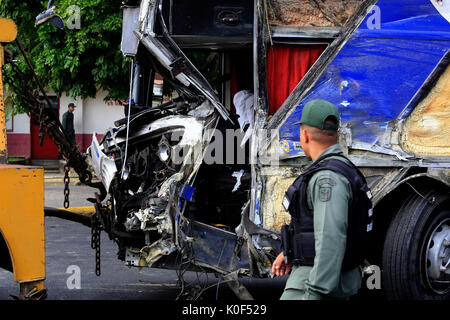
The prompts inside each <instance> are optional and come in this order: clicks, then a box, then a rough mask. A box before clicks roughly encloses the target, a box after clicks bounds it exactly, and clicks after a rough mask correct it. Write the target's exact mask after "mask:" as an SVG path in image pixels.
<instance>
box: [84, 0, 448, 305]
mask: <svg viewBox="0 0 450 320" xmlns="http://www.w3.org/2000/svg"><path fill="white" fill-rule="evenodd" d="M284 2H286V1H283V0H277V1H275V0H273V1H259V0H255V1H209V2H208V3H203V4H202V7H201V8H200V7H199V5H198V4H192V3H188V2H187V1H177V2H173V1H161V0H142V1H124V3H123V13H124V15H123V16H124V23H123V37H122V51H123V53H124V55H125V56H128V57H131V59H132V61H133V62H132V68H131V70H132V72H131V78H130V83H131V88H130V99H129V108H128V109H127V110H126V112H127V113H128V115H129V116H126V117H125V118H123V119H120V120H117V121H116V123H115V127H113V128H111V129H109V130H108V132H107V133H106V134H105V135H104V136H103V138H102V139H101V140H100V141H97V139H96V138H95V134H94V138H93V142H92V145H91V147H90V148H89V149H88V155H89V159H90V162H91V164H92V167H93V168H94V170H95V172H96V175H97V176H98V177H99V179H100V180H101V181H102V182H103V184H104V186H105V188H106V190H107V192H108V195H107V198H106V201H101V200H104V199H101V198H98V199H97V204H96V207H97V213H96V218H97V219H98V221H99V223H100V225H101V228H102V229H103V230H104V231H105V232H107V233H108V234H109V236H110V238H111V239H114V240H115V241H116V242H117V244H118V246H119V258H120V259H122V260H124V261H125V262H126V263H127V264H128V265H130V266H139V267H143V266H148V267H150V266H151V267H160V268H174V269H179V268H180V266H183V267H189V268H190V269H192V270H196V269H204V270H207V271H209V272H214V273H216V274H218V275H220V276H222V277H226V278H228V279H231V280H237V279H238V277H239V276H242V275H244V276H251V277H270V276H271V272H270V265H271V262H272V261H273V259H274V258H275V257H276V255H277V254H278V253H279V252H280V237H279V231H280V228H281V225H282V224H284V223H288V222H289V215H288V214H287V212H285V211H284V209H283V208H282V205H281V200H282V197H283V196H284V193H285V191H286V190H287V188H288V186H289V185H290V183H292V181H293V180H294V179H295V178H296V177H297V176H298V175H299V174H300V173H301V172H302V170H303V169H304V168H305V167H306V166H307V165H308V164H309V160H308V159H306V158H305V156H304V154H303V152H302V150H301V148H300V145H299V132H298V127H296V126H294V125H293V124H294V123H295V122H297V121H298V120H299V117H300V114H301V110H302V107H303V106H304V104H305V103H307V102H308V101H310V100H312V99H316V98H321V99H326V100H329V101H331V102H333V103H334V104H335V105H336V106H338V108H339V110H340V113H341V117H342V120H343V121H342V126H341V128H340V131H339V133H340V144H341V146H342V147H343V149H344V150H345V153H346V154H347V155H348V156H349V158H350V159H351V160H352V161H353V162H354V163H355V164H357V165H358V166H359V167H360V169H361V170H362V171H363V173H364V174H365V176H366V178H367V180H368V181H369V183H370V187H371V189H372V193H373V194H374V205H375V208H374V225H373V228H374V229H373V231H374V233H375V236H376V244H375V247H374V248H368V250H369V251H370V257H371V259H370V261H369V263H370V264H375V265H378V266H380V268H381V269H382V272H383V289H384V291H385V292H386V294H387V295H388V297H389V298H399V299H405V298H410V299H447V298H449V294H450V284H449V283H450V279H449V277H450V267H449V260H450V257H449V256H450V246H449V243H450V211H448V210H447V208H448V204H449V201H450V199H449V195H448V194H449V192H448V191H449V189H448V187H449V185H450V179H449V176H450V175H449V172H450V171H449V168H450V158H449V156H450V153H449V150H450V145H449V143H448V139H447V138H446V136H447V135H446V131H447V128H448V121H447V120H448V113H449V111H450V106H449V105H448V101H449V99H448V98H449V88H448V86H449V83H450V81H449V79H450V77H449V76H448V73H449V71H448V59H449V57H450V56H449V48H450V23H449V21H448V19H449V12H450V6H449V4H448V3H446V1H436V0H432V1H428V0H414V1H411V4H408V5H405V4H404V3H403V2H402V1H387V0H386V1H385V0H380V1H375V0H369V1H351V0H341V1H328V0H327V1H323V2H324V4H318V3H317V2H316V1H301V2H299V3H298V4H297V5H298V8H295V10H293V14H292V15H291V16H290V17H291V18H289V19H287V18H283V17H286V16H289V8H290V7H285V6H284ZM327 4H329V6H327ZM280 10H281V12H280ZM283 10H284V11H283ZM295 12H302V15H301V17H297V18H298V19H297V18H296V16H295V14H294V13H295ZM308 16H309V19H307V18H305V17H308ZM280 17H281V18H280ZM180 48H182V49H183V50H182V49H180ZM193 51H198V52H201V53H202V54H204V55H203V56H204V57H205V58H204V61H202V64H203V65H202V66H201V67H202V68H199V69H198V68H197V67H200V65H197V66H194V64H193V63H192V62H191V60H190V59H189V58H188V57H194V58H195V55H191V54H190V53H191V52H193ZM205 52H206V54H205ZM197 64H198V62H197ZM212 64H214V65H215V66H216V69H215V70H216V71H217V73H218V75H216V77H215V79H211V78H208V79H206V78H205V76H204V75H203V74H202V72H201V71H200V70H207V69H208V68H207V67H208V66H210V65H212ZM294 71H295V72H294ZM155 74H159V75H161V76H162V78H163V79H164V84H165V85H168V86H170V87H171V90H172V93H171V94H172V99H170V100H168V101H165V102H162V101H161V102H162V103H159V104H157V105H153V106H152V100H154V99H153V98H154V97H153V92H154V90H153V87H154V84H155ZM300 80H301V81H300ZM239 96H241V97H244V98H243V99H234V101H233V97H235V98H237V97H239ZM242 101H244V104H243V105H244V106H245V107H241V106H239V105H238V104H240V102H242ZM233 102H234V103H233ZM249 110H250V112H248V111H249ZM236 114H237V115H236ZM244 119H245V120H246V121H244ZM229 132H233V133H234V134H228V133H229ZM236 132H237V134H236ZM244 136H245V137H244ZM248 137H250V139H248V140H247V138H248ZM229 146H232V147H231V148H230V147H229ZM242 153H243V154H244V156H243V157H241V158H240V156H239V155H240V154H242ZM211 159H213V160H214V161H211ZM218 159H219V161H217V160H218ZM394 270H398V272H394ZM235 283H237V282H236V281H235ZM234 289H236V292H240V293H241V297H249V294H248V292H246V293H245V294H244V295H242V294H243V293H242V292H245V290H242V287H241V288H237V286H235V287H234Z"/></svg>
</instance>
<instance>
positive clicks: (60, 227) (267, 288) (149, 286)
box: [0, 182, 286, 301]
mask: <svg viewBox="0 0 450 320" xmlns="http://www.w3.org/2000/svg"><path fill="white" fill-rule="evenodd" d="M62 188H63V184H62V183H61V182H46V183H45V205H46V206H51V207H62V201H63V189H62ZM94 191H95V189H91V188H89V187H85V186H76V185H72V186H71V191H70V203H71V206H87V205H90V203H89V202H87V201H86V200H85V199H86V198H87V197H92V196H93V192H94ZM45 236H46V268H47V269H46V270H47V275H46V287H47V288H48V299H50V300H73V299H75V300H95V299H102V300H117V299H121V300H131V299H132V300H143V299H147V300H161V299H164V300H174V299H176V297H177V295H178V293H179V292H180V287H179V286H178V284H177V280H178V278H177V275H176V272H175V271H173V270H161V269H149V268H143V269H141V270H139V269H137V268H128V267H127V266H125V265H124V264H123V262H122V261H119V260H118V259H117V258H116V252H117V247H116V245H115V244H114V243H113V242H112V241H110V240H109V239H108V237H107V235H106V234H102V238H101V249H102V250H101V262H102V264H101V265H102V269H101V270H102V274H101V276H100V277H97V276H96V275H95V268H94V266H95V260H94V251H93V250H92V249H91V247H90V229H89V228H87V227H84V226H82V225H79V224H77V223H74V222H70V221H66V220H62V219H58V218H54V217H46V218H45ZM70 266H77V267H79V270H80V275H81V277H80V280H81V281H80V287H81V288H80V289H69V288H68V286H67V281H68V279H69V277H70V276H71V275H72V274H73V271H72V272H71V273H66V272H67V269H68V268H70ZM196 276H197V275H196V274H195V273H192V272H188V273H186V279H187V280H188V281H194V280H196ZM69 280H70V279H69ZM201 280H202V281H203V282H206V283H208V285H210V286H213V287H212V288H211V289H209V290H207V291H206V292H205V293H204V295H203V296H202V297H203V300H204V301H214V300H215V299H216V295H218V298H219V299H220V300H224V299H225V300H236V297H235V296H234V295H233V293H232V292H231V291H230V290H229V288H228V286H227V285H226V284H221V285H220V286H219V290H216V288H217V286H214V285H215V284H217V281H218V279H216V278H215V277H214V275H212V274H210V275H209V276H208V279H206V278H205V277H201ZM285 281H286V278H285V277H283V278H280V279H245V280H244V281H243V283H244V285H246V286H247V288H248V290H249V291H250V293H251V294H252V295H253V296H254V297H255V298H256V299H265V300H272V299H273V300H277V299H278V298H279V296H280V295H281V293H282V290H283V287H284V283H285ZM69 283H70V281H69ZM73 283H74V282H72V284H73ZM18 291H19V285H18V284H17V283H15V282H14V281H13V275H12V273H10V272H7V271H4V270H3V269H0V300H2V299H9V295H10V294H18Z"/></svg>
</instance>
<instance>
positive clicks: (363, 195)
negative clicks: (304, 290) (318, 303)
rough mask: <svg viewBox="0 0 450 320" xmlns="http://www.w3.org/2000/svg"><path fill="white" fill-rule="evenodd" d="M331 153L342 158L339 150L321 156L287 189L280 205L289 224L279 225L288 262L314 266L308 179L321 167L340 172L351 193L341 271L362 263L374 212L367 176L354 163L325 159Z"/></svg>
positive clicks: (367, 246) (312, 226)
mask: <svg viewBox="0 0 450 320" xmlns="http://www.w3.org/2000/svg"><path fill="white" fill-rule="evenodd" d="M332 156H339V157H342V158H345V157H344V156H343V155H342V154H339V153H333V154H327V155H324V156H322V157H320V158H319V159H317V160H316V161H315V162H314V164H313V165H311V166H310V167H309V168H308V169H306V170H305V171H304V172H303V173H302V174H301V175H300V176H299V177H298V178H297V179H296V180H295V181H294V183H293V184H292V185H291V186H290V187H289V189H288V191H287V192H286V196H285V197H284V200H283V206H284V208H285V209H286V210H287V211H289V213H290V215H291V223H290V225H289V226H287V225H286V226H283V228H282V238H283V239H282V242H283V243H282V245H283V252H284V255H285V257H286V262H287V263H292V264H295V265H302V266H313V265H314V257H315V246H314V220H313V218H314V215H313V211H312V210H310V209H309V208H308V206H307V196H306V192H307V187H308V181H309V179H310V178H311V177H312V175H313V174H314V173H316V172H317V171H320V170H332V171H334V172H337V173H340V174H342V175H343V176H344V177H346V178H347V180H348V181H349V182H350V185H351V189H352V196H353V197H352V198H353V199H352V203H351V205H349V211H348V228H347V244H346V249H345V255H344V260H343V263H342V270H343V271H348V270H351V269H353V268H355V267H357V266H359V265H361V264H362V262H363V261H364V259H365V258H366V253H367V251H368V250H369V241H370V238H371V230H372V212H373V211H372V201H371V199H372V194H371V192H370V189H369V187H368V186H367V183H366V179H365V178H364V176H363V175H362V173H361V172H360V171H359V170H358V168H356V167H355V165H353V164H352V163H351V162H350V163H349V164H347V163H346V162H344V161H341V160H338V159H326V158H329V157H332ZM345 159H346V158H345Z"/></svg>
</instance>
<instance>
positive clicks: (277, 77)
mask: <svg viewBox="0 0 450 320" xmlns="http://www.w3.org/2000/svg"><path fill="white" fill-rule="evenodd" d="M324 49H325V46H323V45H310V46H281V45H280V46H278V45H277V46H274V47H271V48H269V49H268V51H267V95H268V99H269V115H272V114H274V113H275V112H276V111H277V110H278V109H279V108H280V107H281V105H282V104H283V102H284V100H286V98H287V97H288V96H289V95H290V94H291V92H292V90H294V88H295V87H296V86H297V84H298V83H299V82H300V80H301V79H302V78H303V77H304V76H305V74H306V72H307V71H308V70H309V68H310V67H311V66H312V65H313V64H314V62H315V61H316V60H317V58H318V57H319V56H320V55H321V53H322V52H323V50H324Z"/></svg>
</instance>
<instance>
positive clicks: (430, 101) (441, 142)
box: [400, 67, 450, 156]
mask: <svg viewBox="0 0 450 320" xmlns="http://www.w3.org/2000/svg"><path fill="white" fill-rule="evenodd" d="M449 97H450V68H449V67H447V70H446V71H445V72H444V74H442V76H441V77H440V79H439V81H438V82H437V83H436V85H435V86H434V87H433V88H432V90H431V91H430V93H429V94H428V95H427V96H426V97H425V98H424V99H423V100H422V101H421V102H420V103H419V105H418V106H417V107H416V108H415V109H414V110H413V111H412V113H411V115H410V116H409V117H408V118H407V119H406V120H405V122H404V124H403V129H402V131H401V135H400V141H401V145H402V148H403V149H404V150H405V151H407V152H409V153H414V154H419V155H424V156H450V140H449V139H448V137H449V136H450V112H449V111H450V99H449Z"/></svg>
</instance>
